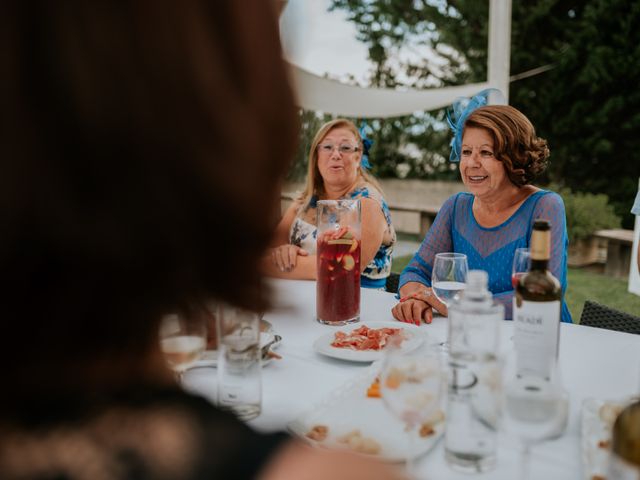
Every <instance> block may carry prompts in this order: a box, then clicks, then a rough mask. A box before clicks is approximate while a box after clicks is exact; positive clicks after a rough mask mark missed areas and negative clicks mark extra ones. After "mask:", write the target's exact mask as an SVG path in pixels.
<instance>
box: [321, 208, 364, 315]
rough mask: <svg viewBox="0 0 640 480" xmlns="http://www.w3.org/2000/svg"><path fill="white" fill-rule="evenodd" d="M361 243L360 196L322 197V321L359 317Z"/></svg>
mask: <svg viewBox="0 0 640 480" xmlns="http://www.w3.org/2000/svg"><path fill="white" fill-rule="evenodd" d="M360 243H361V242H360V200H320V201H319V202H318V247H317V268H318V280H317V282H316V289H317V294H316V312H317V319H318V321H319V322H320V323H325V324H329V325H344V324H347V323H351V322H357V321H358V320H360Z"/></svg>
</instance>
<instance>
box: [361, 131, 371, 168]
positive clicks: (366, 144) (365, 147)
mask: <svg viewBox="0 0 640 480" xmlns="http://www.w3.org/2000/svg"><path fill="white" fill-rule="evenodd" d="M368 129H370V128H369V126H368V125H367V122H365V121H363V122H362V123H361V124H360V129H359V130H358V132H359V133H360V138H362V159H361V160H360V165H361V166H362V168H364V169H366V170H370V169H371V164H370V163H369V150H370V149H371V146H372V145H373V140H371V139H370V138H368V137H367V130H368Z"/></svg>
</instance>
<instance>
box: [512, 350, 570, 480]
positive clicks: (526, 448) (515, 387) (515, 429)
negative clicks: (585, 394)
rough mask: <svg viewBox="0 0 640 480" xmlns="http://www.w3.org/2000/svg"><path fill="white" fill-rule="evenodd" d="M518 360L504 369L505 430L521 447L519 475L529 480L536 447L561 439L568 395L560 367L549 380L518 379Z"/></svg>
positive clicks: (534, 376)
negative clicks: (552, 439)
mask: <svg viewBox="0 0 640 480" xmlns="http://www.w3.org/2000/svg"><path fill="white" fill-rule="evenodd" d="M515 363H516V361H515V356H510V360H509V361H508V364H507V365H506V367H505V372H506V373H505V378H504V380H503V387H502V389H503V391H502V426H503V429H504V430H505V432H506V433H507V434H508V435H510V436H513V437H515V438H516V439H517V440H518V441H519V442H520V445H521V449H522V450H521V451H522V454H521V461H520V462H519V463H520V475H519V476H518V477H517V478H520V479H522V480H528V479H529V472H530V457H531V448H532V447H533V445H535V444H537V443H540V442H543V441H544V440H548V439H550V438H553V437H556V436H558V435H559V434H560V433H562V431H563V430H564V427H565V426H566V421H567V417H568V405H569V400H568V395H567V393H566V391H565V390H564V389H563V388H562V384H561V382H560V378H559V374H558V368H557V365H554V366H553V367H552V372H551V375H550V376H549V378H544V377H541V376H538V375H535V374H527V375H517V374H516V373H515V372H516V366H515Z"/></svg>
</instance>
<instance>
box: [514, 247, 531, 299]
mask: <svg viewBox="0 0 640 480" xmlns="http://www.w3.org/2000/svg"><path fill="white" fill-rule="evenodd" d="M530 267H531V252H530V251H529V249H528V248H516V252H515V254H514V255H513V267H512V269H511V284H512V285H513V288H514V289H515V288H516V286H517V285H518V282H519V281H520V277H522V276H523V275H524V274H525V273H527V272H528V271H529V268H530Z"/></svg>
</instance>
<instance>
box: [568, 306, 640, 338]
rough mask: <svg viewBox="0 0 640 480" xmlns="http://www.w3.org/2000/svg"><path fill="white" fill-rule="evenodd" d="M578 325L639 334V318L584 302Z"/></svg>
mask: <svg viewBox="0 0 640 480" xmlns="http://www.w3.org/2000/svg"><path fill="white" fill-rule="evenodd" d="M580 325H586V326H588V327H597V328H606V329H607V330H615V331H618V332H626V333H636V334H640V317H636V316H634V315H631V314H630V313H625V312H621V311H620V310H616V309H615V308H611V307H607V306H606V305H601V304H599V303H596V302H592V301H591V300H585V302H584V307H583V309H582V315H581V316H580Z"/></svg>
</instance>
